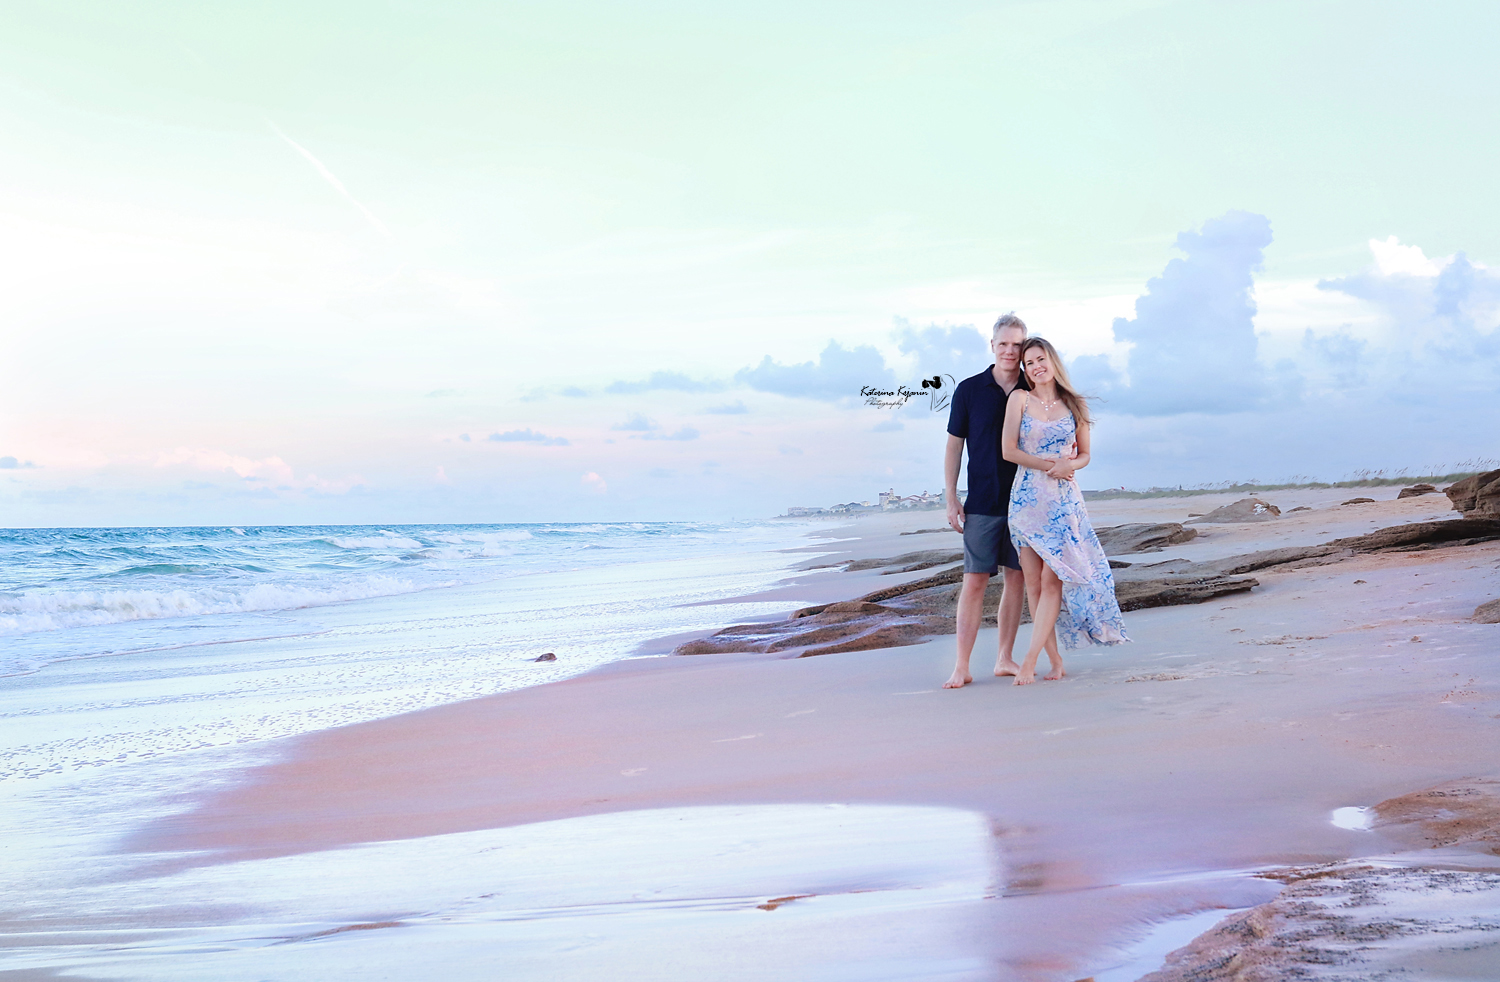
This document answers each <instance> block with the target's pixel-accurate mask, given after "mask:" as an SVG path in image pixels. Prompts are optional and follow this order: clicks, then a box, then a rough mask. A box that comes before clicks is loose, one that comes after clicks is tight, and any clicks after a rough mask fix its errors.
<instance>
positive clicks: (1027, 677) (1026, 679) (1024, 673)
mask: <svg viewBox="0 0 1500 982" xmlns="http://www.w3.org/2000/svg"><path fill="white" fill-rule="evenodd" d="M1035 681H1036V672H1035V671H1034V670H1033V669H1030V668H1027V667H1026V666H1024V665H1022V666H1021V667H1020V668H1018V669H1017V670H1016V683H1015V684H1016V685H1030V684H1031V683H1033V682H1035Z"/></svg>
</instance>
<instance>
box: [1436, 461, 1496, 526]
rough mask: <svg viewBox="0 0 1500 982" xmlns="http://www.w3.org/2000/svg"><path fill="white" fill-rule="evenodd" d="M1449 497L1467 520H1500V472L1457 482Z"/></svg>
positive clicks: (1491, 472)
mask: <svg viewBox="0 0 1500 982" xmlns="http://www.w3.org/2000/svg"><path fill="white" fill-rule="evenodd" d="M1447 495H1448V500H1450V501H1452V502H1453V508H1454V510H1456V511H1460V512H1463V516H1464V517H1465V518H1500V470H1496V471H1486V472H1485V473H1483V474H1475V475H1474V476H1473V477H1466V478H1464V479H1463V480H1462V481H1456V482H1454V483H1453V484H1452V485H1450V486H1449V488H1448V490H1447Z"/></svg>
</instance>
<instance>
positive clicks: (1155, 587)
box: [672, 518, 1500, 657]
mask: <svg viewBox="0 0 1500 982" xmlns="http://www.w3.org/2000/svg"><path fill="white" fill-rule="evenodd" d="M1124 527H1126V528H1128V527H1129V526H1124ZM1144 527H1146V528H1152V527H1154V528H1158V529H1162V528H1166V526H1144ZM1117 528H1119V526H1117ZM1183 531H1185V532H1194V534H1196V531H1195V530H1192V529H1184V530H1183ZM1169 537H1170V533H1169ZM1496 539H1500V520H1497V519H1482V518H1455V519H1450V520H1448V521H1441V522H1413V523H1411V524H1409V525H1397V526H1393V527H1391V528H1384V529H1379V530H1378V531H1375V532H1370V533H1368V534H1366V535H1356V536H1351V537H1349V538H1344V539H1335V540H1333V541H1332V542H1326V543H1324V544H1322V545H1317V546H1294V547H1288V548H1283V549H1263V550H1261V551H1259V552H1252V553H1248V554H1246V555H1241V556H1228V557H1225V558H1223V559H1213V560H1208V561H1206V562H1199V563H1195V562H1191V561H1189V560H1186V559H1171V560H1167V561H1166V562H1158V563H1111V565H1112V566H1113V567H1114V577H1115V596H1116V598H1117V599H1118V600H1119V602H1120V609H1122V610H1142V609H1145V608H1148V607H1173V606H1179V605H1182V604H1196V603H1202V602H1204V601H1205V600H1212V599H1214V598H1215V597H1222V596H1225V595H1227V594H1232V593H1243V592H1245V591H1246V590H1252V589H1254V588H1255V587H1256V586H1258V585H1259V581H1257V580H1256V579H1254V578H1253V577H1250V576H1247V575H1246V574H1247V573H1254V572H1257V571H1261V570H1266V571H1271V570H1289V569H1297V568H1299V567H1303V566H1317V565H1324V564H1327V563H1336V562H1339V561H1340V560H1342V559H1347V558H1348V557H1350V556H1354V555H1359V554H1361V553H1371V552H1382V551H1386V550H1396V549H1401V550H1407V551H1419V550H1423V549H1436V548H1443V547H1449V546H1463V545H1472V544H1475V543H1479V542H1489V541H1492V540H1496ZM934 556H945V557H947V560H951V561H957V560H959V559H961V558H962V557H963V554H962V553H947V552H944V551H941V550H934V551H932V552H926V553H907V554H906V555H903V556H896V557H895V558H893V559H877V560H867V561H862V562H863V565H858V566H857V565H856V564H855V563H850V564H849V565H848V567H847V568H849V569H854V568H859V569H881V570H886V571H889V572H893V573H894V572H901V571H903V570H910V569H921V568H923V565H924V564H927V565H930V564H931V563H932V562H933V561H934V560H933V557H934ZM963 577H964V570H963V566H962V564H958V565H953V566H950V567H949V568H947V569H944V570H941V571H939V572H937V573H933V574H932V575H930V576H925V577H923V578H921V579H918V580H913V581H911V582H909V583H897V584H894V585H892V586H888V587H882V588H881V589H879V590H875V591H872V592H870V593H867V594H865V595H864V596H862V597H859V598H858V599H855V600H849V601H844V602H841V603H832V604H819V605H816V606H813V607H804V608H802V609H801V610H798V611H796V612H794V613H793V614H791V615H790V616H789V617H787V618H786V619H785V620H780V621H770V622H766V623H762V624H736V625H734V626H733V627H726V628H724V629H723V630H722V631H719V632H717V633H715V634H712V635H710V636H708V637H706V638H702V639H700V640H697V641H689V642H687V643H685V644H681V645H678V646H677V647H676V648H675V649H673V652H672V653H673V654H677V655H705V654H717V653H721V652H732V651H748V652H762V653H766V654H785V655H788V656H790V655H793V654H795V656H796V657H807V656H809V655H827V654H833V653H834V652H840V651H863V650H868V649H871V648H893V647H899V646H901V645H908V644H918V643H920V642H921V641H923V640H924V639H926V638H929V637H932V636H934V635H939V634H952V633H954V631H955V630H957V623H956V612H957V607H958V594H959V590H960V589H961V584H962V582H963ZM1004 584H1005V581H1004V579H1003V578H1002V577H998V576H997V577H993V578H991V580H990V583H989V587H988V589H987V590H986V591H985V595H984V616H985V623H987V624H993V623H994V622H995V612H996V610H997V609H998V607H999V605H1000V598H1001V597H1002V596H1003V595H1004V589H1005V586H1004ZM1481 609H1483V608H1481ZM1476 614H1477V611H1476ZM1025 620H1026V616H1025V615H1024V614H1023V615H1022V621H1023V623H1024V622H1025Z"/></svg>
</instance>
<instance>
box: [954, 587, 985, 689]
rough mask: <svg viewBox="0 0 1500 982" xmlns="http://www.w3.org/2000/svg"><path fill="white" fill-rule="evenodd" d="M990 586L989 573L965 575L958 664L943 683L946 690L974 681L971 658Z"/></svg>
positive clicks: (960, 611)
mask: <svg viewBox="0 0 1500 982" xmlns="http://www.w3.org/2000/svg"><path fill="white" fill-rule="evenodd" d="M989 585H990V574H988V573H965V574H964V585H963V589H962V590H961V591H959V594H958V663H957V664H956V665H954V666H953V674H952V675H951V676H949V677H948V681H946V682H944V683H943V688H945V689H961V688H963V687H964V686H966V685H968V684H969V683H970V682H972V681H974V676H972V675H970V674H969V656H970V655H971V654H973V653H974V639H975V638H976V637H978V635H979V622H980V621H982V620H983V619H984V591H985V588H986V587H988V586H989Z"/></svg>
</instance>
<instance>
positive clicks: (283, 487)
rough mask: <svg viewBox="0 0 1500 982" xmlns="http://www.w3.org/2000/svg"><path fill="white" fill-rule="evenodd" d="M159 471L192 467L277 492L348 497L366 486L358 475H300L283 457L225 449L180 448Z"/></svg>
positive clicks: (160, 458)
mask: <svg viewBox="0 0 1500 982" xmlns="http://www.w3.org/2000/svg"><path fill="white" fill-rule="evenodd" d="M155 466H156V467H158V468H173V467H183V466H186V467H191V468H194V469H196V470H200V471H211V472H218V473H230V474H234V475H235V476H236V477H238V478H239V479H240V480H242V481H246V482H250V483H253V484H256V485H258V486H260V487H264V488H269V489H271V490H273V491H315V492H318V493H320V494H346V493H348V492H349V491H350V490H352V489H353V488H356V487H359V486H361V485H363V484H364V483H365V481H364V479H363V478H361V477H359V476H357V475H355V476H350V477H345V478H340V479H337V480H325V479H324V478H321V477H318V476H317V475H316V474H311V473H309V474H303V475H301V476H298V474H297V473H296V472H295V471H294V470H293V469H292V466H291V465H290V464H288V463H287V462H286V461H284V460H282V459H281V458H280V457H262V458H260V459H255V458H251V457H242V456H240V455H238V454H232V453H229V452H228V451H225V450H209V449H203V448H196V449H194V448H188V447H178V448H177V449H176V450H173V451H171V452H168V453H160V454H158V455H157V456H156V461H155Z"/></svg>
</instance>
